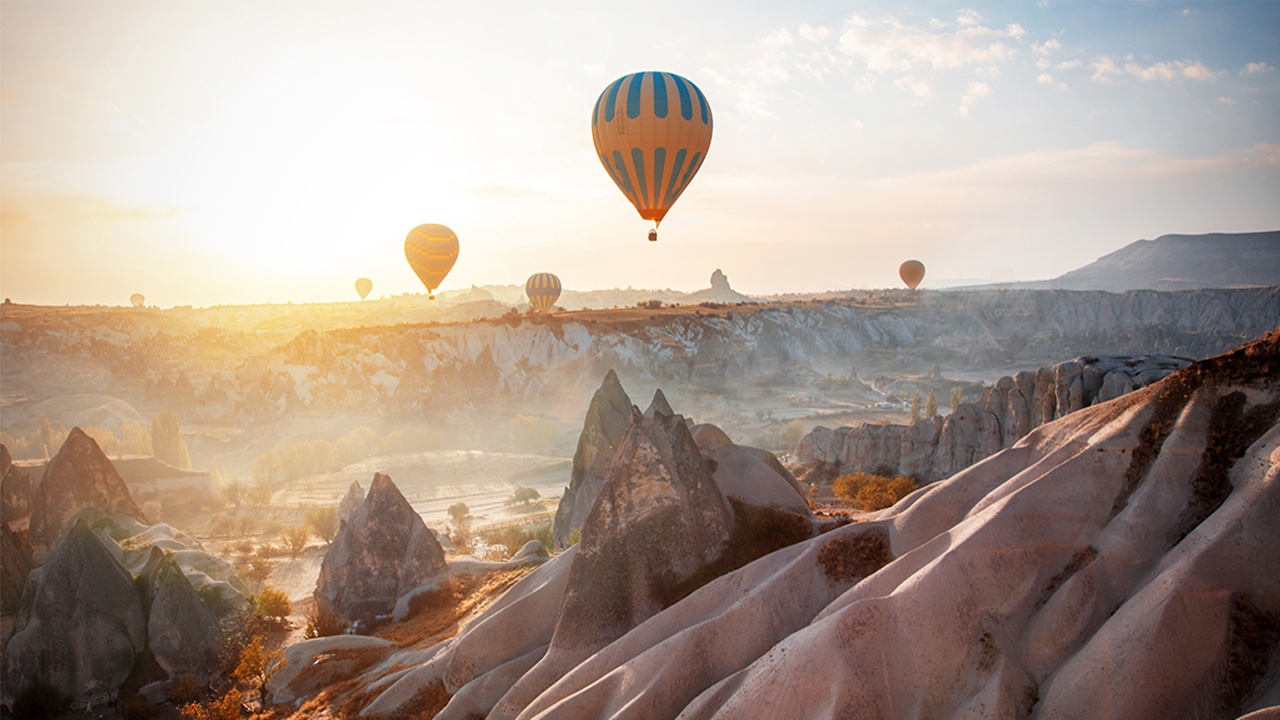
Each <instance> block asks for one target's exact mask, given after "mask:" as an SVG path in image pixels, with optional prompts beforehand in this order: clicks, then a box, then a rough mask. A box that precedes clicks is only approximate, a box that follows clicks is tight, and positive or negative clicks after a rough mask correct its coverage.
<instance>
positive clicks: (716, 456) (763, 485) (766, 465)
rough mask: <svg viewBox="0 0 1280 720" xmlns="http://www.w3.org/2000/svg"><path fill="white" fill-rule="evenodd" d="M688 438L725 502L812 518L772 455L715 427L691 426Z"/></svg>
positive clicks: (788, 474)
mask: <svg viewBox="0 0 1280 720" xmlns="http://www.w3.org/2000/svg"><path fill="white" fill-rule="evenodd" d="M690 434H691V436H692V437H693V441H694V443H695V444H696V445H697V446H698V451H699V453H700V454H701V455H702V457H703V458H705V459H706V460H707V465H708V467H709V468H710V469H711V475H712V478H713V479H714V480H715V483H716V487H718V488H719V489H720V492H721V493H722V494H723V495H724V496H725V497H726V498H736V499H738V500H739V501H741V502H743V503H745V504H747V505H754V506H757V507H762V508H773V509H775V510H782V511H785V512H789V513H794V514H796V515H800V516H802V517H804V518H812V512H811V511H810V509H809V503H808V501H807V500H806V499H805V495H804V492H803V491H802V490H801V489H800V486H799V484H798V483H796V479H795V477H794V476H793V475H792V474H791V472H790V471H789V470H787V469H786V468H785V467H784V466H783V465H782V463H780V462H778V459H777V458H776V457H774V455H773V453H771V452H769V451H767V450H761V449H759V448H753V447H747V446H744V445H738V444H736V443H734V442H733V440H730V439H729V436H728V435H726V434H725V432H724V431H723V430H721V429H720V428H718V427H716V426H715V425H709V424H705V423H704V424H700V425H694V426H693V427H692V428H690Z"/></svg>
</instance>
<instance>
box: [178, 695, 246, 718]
mask: <svg viewBox="0 0 1280 720" xmlns="http://www.w3.org/2000/svg"><path fill="white" fill-rule="evenodd" d="M242 703H243V697H242V696H241V694H240V691H239V690H236V689H234V688H232V689H231V690H228V691H227V692H226V693H225V694H224V695H222V696H221V697H218V698H213V699H211V700H209V701H208V702H206V703H194V702H193V703H187V704H186V705H183V706H182V709H181V712H182V717H184V718H186V719H187V720H239V719H240V718H242V717H244V712H243V709H242V708H241V704H242Z"/></svg>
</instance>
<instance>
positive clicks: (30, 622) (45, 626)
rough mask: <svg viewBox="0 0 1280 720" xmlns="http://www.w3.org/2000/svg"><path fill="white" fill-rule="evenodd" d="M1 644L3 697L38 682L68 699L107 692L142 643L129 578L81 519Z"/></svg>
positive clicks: (97, 697)
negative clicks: (5, 640)
mask: <svg viewBox="0 0 1280 720" xmlns="http://www.w3.org/2000/svg"><path fill="white" fill-rule="evenodd" d="M25 600H26V602H24V603H23V607H22V610H21V611H20V612H19V614H18V619H17V622H16V624H15V625H14V633H13V635H12V637H11V638H10V639H9V641H8V643H7V644H6V645H5V648H4V655H3V659H2V660H0V670H2V672H3V680H4V683H3V685H4V697H5V702H6V703H8V704H9V705H10V707H12V703H13V701H14V699H15V698H16V697H17V696H18V695H19V694H21V693H22V692H23V691H24V690H25V689H26V688H28V687H30V686H31V685H32V684H33V683H34V682H36V681H43V682H45V683H48V684H49V685H51V686H53V687H54V688H55V689H56V690H57V691H58V692H59V693H61V694H62V695H64V696H66V697H68V698H70V699H71V700H72V701H73V702H77V703H83V702H98V701H102V700H105V699H106V698H107V697H108V696H109V695H110V694H112V693H113V692H114V691H115V689H116V688H118V687H119V686H120V685H121V683H123V682H124V680H125V678H127V677H128V676H129V673H130V671H131V670H132V669H133V662H134V658H135V657H137V655H138V653H140V652H142V651H143V649H144V648H145V647H146V640H147V620H146V616H145V615H144V614H143V610H142V604H141V602H140V601H139V599H138V593H137V591H136V590H135V589H134V585H133V577H132V576H130V574H129V571H128V570H126V569H125V567H124V566H123V565H121V564H120V561H119V560H117V559H116V557H115V555H113V554H112V553H111V552H109V551H108V550H107V548H106V547H105V546H104V545H103V541H102V540H101V539H99V538H98V536H97V535H96V534H95V533H94V532H93V531H92V530H90V529H89V526H88V525H85V524H84V523H83V522H77V523H75V524H74V525H73V526H72V527H71V529H70V531H68V533H67V534H66V536H65V537H64V538H63V540H62V542H61V543H59V544H58V545H57V547H56V548H54V550H53V551H52V552H51V553H50V555H49V557H48V559H47V561H46V562H45V564H44V566H43V568H42V569H41V571H40V573H39V575H38V579H36V580H35V581H34V586H33V592H31V593H30V595H29V596H28V597H26V598H25Z"/></svg>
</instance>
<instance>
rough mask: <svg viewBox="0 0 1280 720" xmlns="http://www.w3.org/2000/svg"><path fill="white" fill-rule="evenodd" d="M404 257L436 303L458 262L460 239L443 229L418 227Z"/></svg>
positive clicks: (411, 233)
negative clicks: (442, 282) (454, 264)
mask: <svg viewBox="0 0 1280 720" xmlns="http://www.w3.org/2000/svg"><path fill="white" fill-rule="evenodd" d="M404 256H405V259H407V260H408V261H409V267H411V268H413V272H414V273H415V274H416V275H417V276H418V279H419V280H421V281H422V284H423V285H425V286H427V297H429V298H431V299H432V300H434V299H435V298H436V296H435V290H436V288H438V287H440V282H441V281H442V280H444V276H445V275H448V274H449V270H450V269H452V268H453V263H454V262H455V261H456V260H457V259H458V236H457V235H454V234H453V231H452V230H450V229H449V228H447V227H445V226H444V225H434V224H432V225H419V226H418V227H416V228H414V229H412V230H410V231H409V236H408V237H406V238H405V239H404Z"/></svg>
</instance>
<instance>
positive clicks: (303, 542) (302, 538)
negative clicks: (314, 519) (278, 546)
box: [280, 525, 311, 560]
mask: <svg viewBox="0 0 1280 720" xmlns="http://www.w3.org/2000/svg"><path fill="white" fill-rule="evenodd" d="M309 539H311V531H310V530H309V529H307V526H305V525H292V526H290V527H287V528H285V529H284V530H283V531H282V532H281V533H280V541H281V543H282V544H283V545H284V549H285V551H286V552H288V553H289V557H291V558H293V559H295V560H296V559H297V558H298V555H300V554H302V551H303V550H305V549H306V547H307V540H309Z"/></svg>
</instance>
